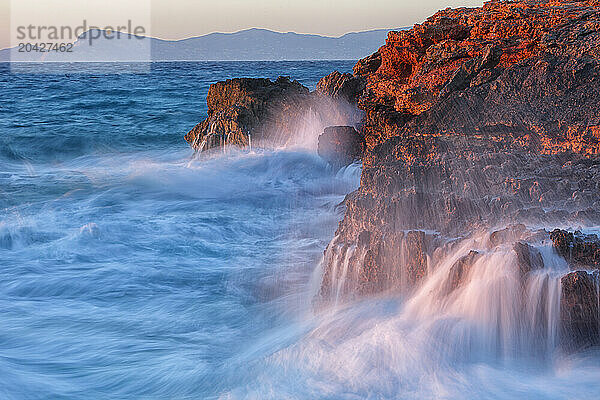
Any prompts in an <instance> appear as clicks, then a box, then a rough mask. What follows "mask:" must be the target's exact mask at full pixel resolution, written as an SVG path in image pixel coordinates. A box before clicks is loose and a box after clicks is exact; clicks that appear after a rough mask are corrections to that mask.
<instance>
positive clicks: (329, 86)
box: [317, 71, 365, 104]
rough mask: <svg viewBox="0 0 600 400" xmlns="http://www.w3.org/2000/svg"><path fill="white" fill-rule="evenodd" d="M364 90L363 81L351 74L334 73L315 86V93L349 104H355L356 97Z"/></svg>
mask: <svg viewBox="0 0 600 400" xmlns="http://www.w3.org/2000/svg"><path fill="white" fill-rule="evenodd" d="M364 88H365V80H364V79H362V78H360V77H356V76H353V75H352V74H347V73H345V74H342V73H340V72H338V71H334V72H332V73H331V74H329V75H327V76H326V77H324V78H321V80H320V81H319V83H318V84H317V92H318V93H321V94H323V95H325V96H329V97H331V98H332V99H336V100H338V99H342V100H345V101H347V102H348V103H350V104H356V100H357V98H358V96H359V95H360V94H361V93H362V91H363V90H364Z"/></svg>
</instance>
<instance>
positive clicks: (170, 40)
mask: <svg viewBox="0 0 600 400" xmlns="http://www.w3.org/2000/svg"><path fill="white" fill-rule="evenodd" d="M401 29H409V27H395V28H373V29H366V30H362V31H350V32H346V33H344V34H342V35H339V36H329V35H323V34H319V33H301V32H294V31H287V32H286V31H278V30H274V29H269V28H259V27H251V28H244V29H240V30H237V31H233V32H218V31H215V32H210V33H206V34H203V35H196V36H189V37H184V38H181V39H165V38H162V37H159V36H153V35H137V36H141V37H143V38H146V39H156V40H162V41H164V42H181V41H184V40H190V39H198V38H202V37H206V36H210V35H235V34H237V33H242V32H248V31H252V30H258V31H267V32H272V33H280V34H284V35H285V34H296V35H303V36H317V37H322V38H328V39H341V38H343V37H344V36H346V35H351V34H357V33H367V32H375V31H385V30H387V31H388V32H391V31H394V30H401ZM92 31H102V32H106V29H100V28H94V29H88V30H87V31H85V32H83V33H82V34H81V35H79V36H78V37H77V39H76V40H75V42H76V41H77V40H78V39H80V38H81V37H82V36H83V35H85V34H86V33H88V32H92ZM115 32H120V33H122V34H125V35H133V33H131V32H123V31H115ZM75 42H73V43H75ZM15 47H16V46H9V47H3V48H0V51H2V50H10V49H13V48H15Z"/></svg>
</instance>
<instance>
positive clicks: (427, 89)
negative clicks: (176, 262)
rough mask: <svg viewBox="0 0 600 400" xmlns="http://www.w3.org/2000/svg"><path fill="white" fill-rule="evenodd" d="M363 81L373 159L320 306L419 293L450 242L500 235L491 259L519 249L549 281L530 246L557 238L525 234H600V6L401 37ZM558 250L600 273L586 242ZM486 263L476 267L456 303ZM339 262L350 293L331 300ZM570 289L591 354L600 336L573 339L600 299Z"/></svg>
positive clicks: (447, 19) (368, 63)
mask: <svg viewBox="0 0 600 400" xmlns="http://www.w3.org/2000/svg"><path fill="white" fill-rule="evenodd" d="M354 73H355V76H357V77H360V78H361V79H364V80H365V82H366V85H365V89H364V90H363V91H362V92H361V94H360V95H359V96H358V101H357V104H358V107H359V108H361V109H362V110H363V111H364V112H365V118H364V120H363V124H364V126H363V127H362V134H363V135H364V137H365V140H366V145H367V148H368V150H367V152H366V154H365V156H364V158H363V173H362V178H361V186H360V188H359V189H358V190H357V191H356V192H354V193H352V194H350V195H348V196H347V198H346V200H345V205H346V208H347V210H346V214H345V217H344V219H343V221H342V222H341V223H340V226H339V229H338V231H337V234H336V238H335V239H334V241H332V243H331V244H330V246H329V248H328V250H327V256H326V259H325V267H324V277H323V284H322V288H321V293H320V298H321V300H323V299H324V300H327V299H328V298H332V297H333V296H334V297H336V298H339V297H340V296H344V295H345V294H346V295H349V296H350V295H351V296H355V295H356V294H359V295H361V294H362V295H364V294H374V293H379V292H382V291H387V290H393V291H400V292H405V293H408V292H411V291H413V290H414V289H415V288H416V287H417V286H418V285H419V283H420V282H422V281H423V279H424V277H425V276H427V274H430V273H431V271H430V269H431V266H432V265H434V262H433V261H432V260H435V259H436V257H438V258H439V254H441V253H444V252H446V250H445V247H446V246H448V243H449V242H450V243H451V242H452V241H453V240H456V238H457V237H458V238H460V237H462V238H464V237H468V236H470V235H471V233H473V232H476V231H479V232H481V231H486V230H488V231H489V230H490V229H493V228H494V227H503V226H512V228H510V229H508V230H504V229H500V230H498V231H497V232H496V233H492V234H491V235H490V236H489V237H488V239H487V240H488V244H487V246H488V248H493V247H495V246H501V247H502V246H507V248H509V249H512V251H513V254H514V257H515V259H516V262H517V263H518V268H519V271H520V272H519V273H520V275H521V279H523V280H525V279H527V278H526V277H527V276H529V274H530V272H531V271H533V270H537V269H540V268H542V267H543V261H542V259H541V255H540V254H539V252H538V251H537V250H536V249H535V248H533V247H532V246H531V245H530V244H531V243H537V242H540V241H541V240H547V239H549V234H548V233H547V232H544V231H540V232H538V231H530V230H529V229H526V228H525V226H523V225H520V226H521V228H518V226H519V225H516V226H515V225H514V224H528V225H530V226H531V225H534V226H548V227H552V226H558V225H561V226H563V225H564V224H571V225H572V226H580V225H582V226H585V225H595V226H597V225H598V223H599V222H600V201H599V197H598V193H599V190H600V157H599V155H600V112H598V111H599V108H598V104H599V103H600V97H599V93H600V92H599V91H598V88H599V87H600V2H599V1H597V0H594V1H579V2H575V1H550V2H548V1H537V0H531V1H507V2H504V1H492V2H488V3H485V5H484V6H483V7H481V8H475V9H466V8H462V9H457V10H452V9H447V10H444V11H440V12H438V13H437V14H435V15H434V16H432V17H431V18H429V19H428V20H427V21H426V22H425V23H423V24H421V25H416V26H415V27H414V28H413V29H411V30H408V31H402V32H390V34H389V36H388V39H387V42H386V44H385V45H384V46H383V47H382V48H381V49H379V51H378V52H377V53H375V54H373V55H372V56H371V57H369V58H367V59H365V60H361V61H359V62H358V64H357V65H356V67H355V69H354ZM556 237H558V236H556V235H554V236H553V239H555V243H558V244H557V245H556V247H557V249H558V251H559V253H560V254H562V255H563V256H565V254H566V253H565V252H566V251H567V250H566V249H568V251H569V257H566V256H565V257H566V258H567V260H568V261H570V262H575V263H577V262H579V261H578V260H582V261H583V262H585V263H590V262H592V261H593V262H594V263H597V258H595V257H597V255H596V253H595V252H590V251H589V250H587V249H589V246H588V245H587V244H585V245H584V244H582V243H587V242H586V240H583V239H582V240H583V242H578V241H577V239H574V238H566V239H564V238H562V236H560V237H561V238H562V239H560V240H558V239H556ZM557 240H558V241H557ZM565 240H566V242H565ZM494 242H495V244H494ZM565 243H567V245H565ZM571 245H572V246H571ZM565 246H567V247H565ZM581 246H584V247H585V246H588V247H585V248H586V250H585V251H583V250H582V251H583V253H584V254H585V257H584V256H583V255H578V254H579V253H578V249H579V248H582V247H581ZM483 247H485V246H483ZM573 248H574V249H576V251H575V253H576V254H575V256H573V254H572V253H573V252H572V249H573ZM350 253H351V254H350ZM348 254H350V255H348ZM582 257H583V258H582ZM477 259H478V252H476V251H474V252H472V253H470V252H467V253H465V254H464V257H463V258H461V259H460V260H459V261H458V262H457V263H456V265H455V266H454V267H453V269H452V270H451V271H452V274H453V276H454V277H455V279H454V280H453V282H454V283H452V285H450V286H451V288H450V289H449V290H452V287H454V286H457V285H460V282H461V280H462V279H463V277H464V276H465V274H466V273H467V271H469V268H470V265H472V264H473V263H474V262H476V260H477ZM340 260H342V261H343V263H345V264H344V271H345V272H344V282H343V285H341V286H340V285H338V287H335V286H334V287H333V288H334V289H335V290H332V287H331V282H333V281H335V279H334V278H332V277H334V276H336V273H338V272H339V268H340V267H339V265H340V262H341V261H340ZM594 265H596V264H594ZM592 267H593V265H592ZM338 275H339V274H338ZM578 279H579V280H578V281H577V282H580V281H581V280H582V279H583V278H581V277H580V278H578ZM573 282H574V281H572V279H571V275H568V276H567V278H565V279H564V280H563V296H564V299H565V301H564V302H563V304H562V305H561V316H562V317H561V318H562V319H563V321H574V322H573V323H572V324H571V323H567V322H565V326H564V329H566V331H565V332H567V333H565V334H564V335H566V336H569V335H570V336H572V338H573V339H572V343H573V344H572V347H573V348H581V347H585V341H584V340H583V339H581V337H583V336H585V335H587V336H591V337H594V335H596V336H597V335H598V333H597V332H595V331H589V330H588V331H587V332H584V333H582V334H581V335H579V336H578V334H577V333H573V332H575V331H576V330H578V329H579V330H581V331H585V329H586V328H585V327H587V326H588V325H589V324H593V321H592V320H589V318H587V316H590V315H591V314H593V312H594V310H593V309H592V308H590V307H592V306H591V305H590V304H591V303H590V302H592V300H593V299H596V300H597V298H598V297H597V293H596V297H594V295H593V294H589V295H588V294H585V293H584V292H583V291H581V290H583V289H582V288H583V286H585V288H587V287H588V286H589V285H587V283H586V285H587V286H586V285H583V286H582V285H580V284H574V283H573ZM571 283H573V284H571ZM580 289H581V290H580ZM586 290H587V289H586ZM586 293H587V292H586ZM577 296H579V297H577ZM568 299H570V300H568ZM588 303H590V304H588ZM581 304H588V305H585V306H583V307H584V309H585V310H584V311H583V314H582V313H581V312H578V311H577V310H576V308H577V307H579V306H578V305H581ZM586 307H587V308H586ZM586 318H587V319H586ZM584 320H585V323H583V322H581V321H584ZM569 324H570V325H569ZM586 324H588V325H586ZM590 326H591V325H590ZM582 335H583V336H582Z"/></svg>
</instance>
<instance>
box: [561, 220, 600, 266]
mask: <svg viewBox="0 0 600 400" xmlns="http://www.w3.org/2000/svg"><path fill="white" fill-rule="evenodd" d="M550 238H551V239H552V241H553V242H554V248H555V249H556V251H557V252H558V254H560V255H561V256H563V257H564V258H565V260H567V262H568V263H569V264H570V265H571V266H573V268H580V269H588V270H592V269H596V268H600V239H598V236H597V235H584V234H583V233H581V232H575V233H572V232H567V231H563V230H560V229H556V230H554V231H553V232H552V233H550Z"/></svg>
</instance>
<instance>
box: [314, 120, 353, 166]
mask: <svg viewBox="0 0 600 400" xmlns="http://www.w3.org/2000/svg"><path fill="white" fill-rule="evenodd" d="M364 149H365V140H364V138H363V137H362V136H361V135H360V134H359V133H358V132H357V131H356V129H354V128H353V127H352V126H329V127H327V128H325V131H324V132H323V134H322V135H321V136H319V143H318V147H317V153H318V154H319V155H320V156H321V157H322V158H323V159H325V160H326V161H327V162H328V163H329V164H331V165H332V166H333V167H334V168H341V167H344V166H346V165H349V164H352V163H353V162H354V161H357V160H360V159H361V157H362V155H363V152H364Z"/></svg>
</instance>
